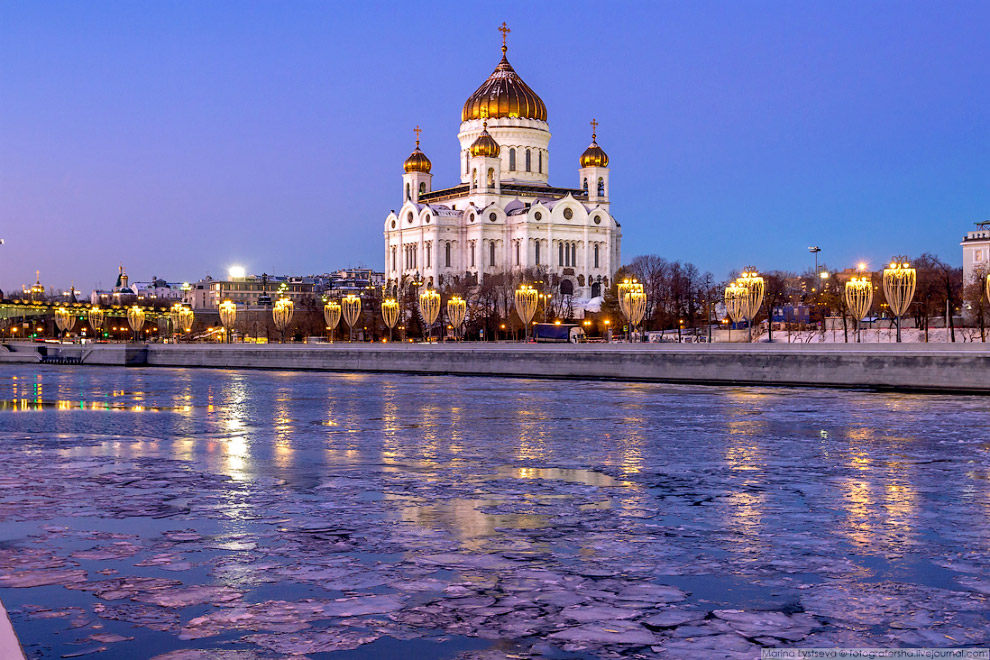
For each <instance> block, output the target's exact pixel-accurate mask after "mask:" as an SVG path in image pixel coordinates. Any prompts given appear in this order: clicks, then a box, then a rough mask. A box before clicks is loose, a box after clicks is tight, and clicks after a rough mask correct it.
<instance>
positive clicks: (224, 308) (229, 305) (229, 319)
mask: <svg viewBox="0 0 990 660" xmlns="http://www.w3.org/2000/svg"><path fill="white" fill-rule="evenodd" d="M236 319H237V305H236V304H234V301H233V300H224V301H223V302H222V303H220V325H222V326H223V335H224V339H225V340H226V341H227V343H228V344H229V343H230V333H231V331H232V330H233V329H234V321H235V320H236Z"/></svg>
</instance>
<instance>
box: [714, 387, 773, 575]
mask: <svg viewBox="0 0 990 660" xmlns="http://www.w3.org/2000/svg"><path fill="white" fill-rule="evenodd" d="M766 397H767V395H766V394H765V393H763V392H760V391H758V390H734V391H732V392H729V393H728V400H729V402H730V405H729V406H728V409H727V410H726V412H725V414H726V417H727V421H726V431H727V432H728V435H727V437H726V443H725V449H724V456H723V460H724V461H725V465H726V466H727V467H728V468H729V469H730V470H731V471H733V472H739V473H740V474H739V476H738V477H734V478H733V482H732V483H731V486H730V490H729V493H728V495H727V497H726V498H725V505H726V506H727V507H728V509H727V516H726V526H727V528H728V531H729V532H731V533H732V537H731V538H732V539H733V541H738V542H734V543H733V544H732V547H731V549H732V550H733V551H734V552H736V553H737V554H739V555H740V556H741V557H742V558H743V559H745V560H747V561H755V560H757V559H758V558H759V557H760V556H761V555H762V553H763V552H764V551H765V550H766V549H767V546H768V544H767V542H766V541H765V540H764V537H763V534H764V531H765V524H764V516H765V515H766V509H767V494H766V491H765V487H766V483H765V482H766V455H765V450H764V448H763V446H762V445H761V444H760V438H762V437H763V436H764V434H765V433H766V428H767V424H766V421H765V420H763V419H762V416H759V415H754V412H756V411H759V410H760V408H762V407H763V406H766V405H767V403H766V401H765V399H766ZM757 406H759V407H757Z"/></svg>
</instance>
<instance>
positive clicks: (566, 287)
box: [560, 280, 574, 296]
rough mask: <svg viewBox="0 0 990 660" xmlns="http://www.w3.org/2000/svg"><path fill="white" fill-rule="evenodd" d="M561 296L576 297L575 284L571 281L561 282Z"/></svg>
mask: <svg viewBox="0 0 990 660" xmlns="http://www.w3.org/2000/svg"><path fill="white" fill-rule="evenodd" d="M560 295H562V296H573V295H574V282H571V281H570V280H561V281H560Z"/></svg>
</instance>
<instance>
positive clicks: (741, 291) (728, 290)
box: [725, 280, 749, 342]
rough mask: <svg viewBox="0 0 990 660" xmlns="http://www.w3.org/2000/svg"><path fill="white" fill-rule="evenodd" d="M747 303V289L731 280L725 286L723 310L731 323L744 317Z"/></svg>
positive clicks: (730, 337) (730, 334) (730, 332)
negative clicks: (730, 282)
mask: <svg viewBox="0 0 990 660" xmlns="http://www.w3.org/2000/svg"><path fill="white" fill-rule="evenodd" d="M748 304H749V289H747V288H746V287H744V286H741V285H740V284H739V283H738V280H737V281H736V282H733V283H732V284H730V285H729V286H727V287H725V311H726V313H727V314H728V315H729V318H730V319H731V320H732V322H733V323H739V322H740V321H741V320H743V319H744V318H745V317H746V307H747V305H748ZM729 341H730V342H731V341H732V326H731V325H730V326H729Z"/></svg>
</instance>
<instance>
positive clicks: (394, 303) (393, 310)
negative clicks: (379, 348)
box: [382, 298, 399, 341]
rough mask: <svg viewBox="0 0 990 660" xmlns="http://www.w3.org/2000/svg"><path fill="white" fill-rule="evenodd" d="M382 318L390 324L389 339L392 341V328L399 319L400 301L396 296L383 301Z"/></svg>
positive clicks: (386, 323)
mask: <svg viewBox="0 0 990 660" xmlns="http://www.w3.org/2000/svg"><path fill="white" fill-rule="evenodd" d="M382 319H383V320H384V321H385V325H386V326H388V340H389V341H392V328H394V327H395V323H396V321H398V320H399V301H398V300H396V299H395V298H386V299H385V300H383V301H382Z"/></svg>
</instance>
